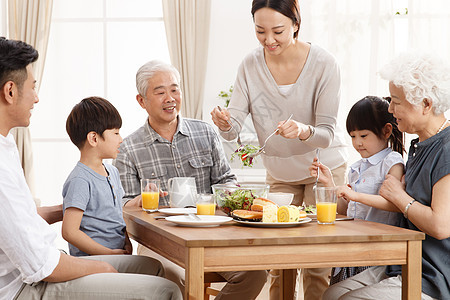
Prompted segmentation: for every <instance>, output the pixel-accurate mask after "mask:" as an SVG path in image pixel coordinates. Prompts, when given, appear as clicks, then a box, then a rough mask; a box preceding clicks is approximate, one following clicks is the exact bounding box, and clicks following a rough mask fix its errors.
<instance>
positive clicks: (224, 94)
mask: <svg viewBox="0 0 450 300" xmlns="http://www.w3.org/2000/svg"><path fill="white" fill-rule="evenodd" d="M232 93H233V86H230V88H229V89H228V91H220V93H219V98H221V99H223V101H225V104H224V106H225V107H228V104H230V99H231V94H232Z"/></svg>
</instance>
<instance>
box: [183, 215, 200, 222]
mask: <svg viewBox="0 0 450 300" xmlns="http://www.w3.org/2000/svg"><path fill="white" fill-rule="evenodd" d="M186 215H187V216H189V217H190V218H191V219H193V220H195V221H201V220H202V219H200V217H199V216H197V215H196V214H193V213H190V214H186Z"/></svg>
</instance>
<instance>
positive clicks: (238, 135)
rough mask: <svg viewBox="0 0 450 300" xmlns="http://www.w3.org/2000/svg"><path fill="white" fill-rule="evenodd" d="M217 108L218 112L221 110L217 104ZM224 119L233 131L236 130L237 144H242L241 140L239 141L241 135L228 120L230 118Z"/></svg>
mask: <svg viewBox="0 0 450 300" xmlns="http://www.w3.org/2000/svg"><path fill="white" fill-rule="evenodd" d="M217 109H218V110H219V111H220V112H222V108H221V107H220V106H219V105H217ZM226 121H227V123H228V125H230V126H231V129H233V130H234V131H236V133H237V143H238V144H239V146H240V145H242V142H241V136H240V134H239V131H237V130H236V127H234V126H233V124H232V123H231V122H230V120H228V119H227V120H226Z"/></svg>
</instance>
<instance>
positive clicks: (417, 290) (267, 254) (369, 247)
mask: <svg viewBox="0 0 450 300" xmlns="http://www.w3.org/2000/svg"><path fill="white" fill-rule="evenodd" d="M123 215H124V219H125V221H126V223H127V231H128V234H129V236H130V237H131V238H133V239H134V240H136V241H137V242H139V243H140V244H142V245H144V246H146V247H148V248H150V249H152V250H153V251H155V252H157V253H159V254H160V255H162V256H164V257H166V258H167V259H169V260H171V261H172V262H174V263H176V264H178V265H179V266H181V267H183V268H185V270H186V278H185V280H186V281H185V284H186V287H185V299H198V300H200V299H203V295H204V273H205V272H220V271H244V270H269V269H280V270H283V272H282V276H281V277H282V278H284V280H283V284H282V286H281V293H280V298H281V299H292V291H293V286H290V285H289V284H290V283H292V282H294V280H293V278H292V276H293V274H294V272H293V270H295V269H298V268H323V267H343V266H375V265H402V277H403V281H402V284H403V286H402V299H409V300H414V299H420V297H421V296H420V295H421V289H422V275H421V274H422V259H421V258H422V240H423V239H424V238H425V235H424V233H422V232H418V231H413V230H408V229H403V228H399V227H394V226H389V225H384V224H380V223H374V222H368V221H363V220H353V221H337V222H336V223H335V224H334V225H319V224H317V222H316V221H312V222H309V223H305V224H299V225H298V226H295V227H288V228H259V227H258V228H255V227H248V226H245V225H241V224H238V223H236V222H234V221H230V222H228V223H225V224H222V225H220V226H216V227H183V226H179V225H177V224H174V223H172V222H169V221H166V220H164V219H155V218H154V217H155V216H158V215H160V214H159V213H151V214H149V213H146V212H144V211H142V210H141V209H139V208H127V207H125V208H124V210H123ZM289 277H291V278H289Z"/></svg>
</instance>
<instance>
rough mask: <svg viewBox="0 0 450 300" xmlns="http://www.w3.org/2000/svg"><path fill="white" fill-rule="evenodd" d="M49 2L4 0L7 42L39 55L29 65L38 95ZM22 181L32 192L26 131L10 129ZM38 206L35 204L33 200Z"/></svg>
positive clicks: (50, 4) (28, 143) (28, 134)
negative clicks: (25, 45)
mask: <svg viewBox="0 0 450 300" xmlns="http://www.w3.org/2000/svg"><path fill="white" fill-rule="evenodd" d="M52 6H53V0H8V25H9V26H8V27H9V38H10V39H14V40H21V41H24V42H26V43H28V44H30V45H32V46H33V47H34V48H35V49H36V50H38V51H39V59H38V60H37V62H35V63H34V65H33V70H34V76H35V78H36V81H37V82H36V90H37V91H39V87H40V83H41V80H42V74H43V71H44V65H45V55H46V52H47V45H48V37H49V33H50V22H51V15H52ZM11 133H12V134H13V135H14V138H15V140H16V143H17V146H18V149H19V154H20V157H21V162H22V168H23V170H24V174H25V179H26V180H27V183H28V186H29V187H30V190H31V192H32V193H33V192H34V178H33V176H34V172H33V151H32V148H31V136H30V131H29V129H28V128H23V127H20V128H14V129H13V130H12V131H11ZM36 202H37V204H38V205H39V200H36Z"/></svg>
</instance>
